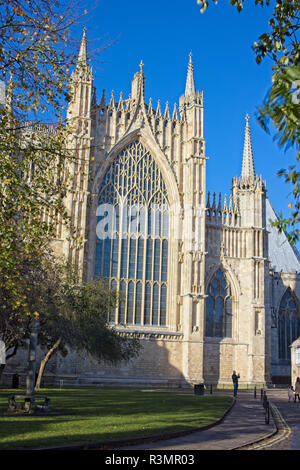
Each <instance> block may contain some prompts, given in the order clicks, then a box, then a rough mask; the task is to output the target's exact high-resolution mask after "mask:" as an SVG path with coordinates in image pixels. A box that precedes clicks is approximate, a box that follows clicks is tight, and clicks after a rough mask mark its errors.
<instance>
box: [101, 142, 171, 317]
mask: <svg viewBox="0 0 300 470" xmlns="http://www.w3.org/2000/svg"><path fill="white" fill-rule="evenodd" d="M98 208H100V211H99V212H98V220H97V241H96V252H95V276H96V277H104V278H106V279H108V281H109V282H110V285H111V287H113V288H115V290H116V291H117V293H120V294H121V296H120V301H119V305H118V307H117V309H116V311H115V312H114V315H113V314H112V312H111V313H110V321H112V322H114V323H124V324H140V325H160V326H165V325H166V321H167V315H166V309H167V275H168V236H169V202H168V197H167V190H166V186H165V183H164V181H163V178H162V174H161V171H160V170H159V168H158V166H157V165H156V162H155V160H154V159H153V157H152V155H151V154H150V152H149V151H147V150H146V149H145V147H144V146H143V145H142V144H141V143H140V142H139V141H135V142H132V143H131V144H129V145H128V146H127V147H126V148H125V149H123V150H122V151H121V153H120V154H119V155H118V156H117V157H116V158H115V159H114V160H113V162H112V164H111V165H110V166H109V168H108V169H107V171H106V173H105V175H104V177H103V180H102V184H101V187H100V189H99V198H98Z"/></svg>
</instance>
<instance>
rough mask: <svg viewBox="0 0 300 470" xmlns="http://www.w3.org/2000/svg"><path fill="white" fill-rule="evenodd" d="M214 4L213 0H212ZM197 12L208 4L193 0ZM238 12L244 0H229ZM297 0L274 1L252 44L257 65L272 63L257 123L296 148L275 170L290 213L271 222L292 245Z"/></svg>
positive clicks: (299, 71) (298, 95)
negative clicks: (285, 186)
mask: <svg viewBox="0 0 300 470" xmlns="http://www.w3.org/2000/svg"><path fill="white" fill-rule="evenodd" d="M212 1H213V2H214V3H217V0H212ZM197 3H198V4H200V7H201V11H202V12H204V11H205V10H206V8H207V7H208V6H209V3H210V2H209V0H208V1H202V0H197ZM230 3H231V5H233V6H235V7H236V8H237V10H238V11H239V12H241V11H242V10H243V6H244V4H245V3H246V2H245V0H240V1H238V0H230ZM254 3H255V5H261V6H262V7H263V6H266V5H270V1H269V0H254ZM299 12H300V2H299V0H277V1H276V2H275V5H274V10H273V14H272V17H271V18H270V20H269V22H268V27H269V30H268V31H266V32H265V33H263V34H262V35H261V36H260V37H259V38H258V40H257V41H256V42H255V43H254V44H253V50H254V53H255V55H256V62H257V64H260V63H261V61H262V60H263V59H264V58H265V57H269V58H270V59H271V61H272V63H273V77H272V86H271V88H270V91H269V93H268V95H267V97H266V100H265V102H264V104H263V105H262V106H261V107H260V108H259V109H258V113H259V114H258V122H259V123H260V125H261V126H262V127H263V129H265V130H266V131H268V132H269V122H271V123H272V124H273V126H274V127H275V129H276V131H277V133H276V135H275V139H276V140H277V142H278V144H279V146H282V147H285V148H289V147H294V148H295V150H296V162H295V165H291V166H290V167H289V168H288V169H283V170H280V171H279V172H278V175H279V176H280V177H283V178H284V179H285V182H286V183H289V184H291V185H292V187H293V189H292V191H291V201H290V203H289V205H288V206H289V208H290V211H291V212H290V216H289V217H287V218H284V217H283V216H282V215H281V216H280V218H279V220H278V222H275V223H274V225H275V226H276V227H277V228H278V230H279V232H280V231H283V230H284V231H287V232H288V233H287V235H288V239H289V241H290V242H291V243H293V244H295V243H296V241H297V240H299V229H298V228H297V225H298V223H299V218H300V213H299V208H300V206H299V178H300V173H299V159H300V131H299V128H300V106H299V99H300V45H299V39H298V37H297V34H299V24H300V14H299Z"/></svg>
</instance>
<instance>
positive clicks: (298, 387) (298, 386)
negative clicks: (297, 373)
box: [294, 377, 300, 403]
mask: <svg viewBox="0 0 300 470" xmlns="http://www.w3.org/2000/svg"><path fill="white" fill-rule="evenodd" d="M297 397H298V400H299V401H300V378H299V377H297V380H296V383H295V399H294V402H295V403H296V401H297Z"/></svg>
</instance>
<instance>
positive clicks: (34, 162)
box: [0, 0, 80, 349]
mask: <svg viewBox="0 0 300 470" xmlns="http://www.w3.org/2000/svg"><path fill="white" fill-rule="evenodd" d="M79 16H80V13H79V4H78V3H76V2H72V0H70V1H64V0H61V1H54V0H40V1H39V0H0V84H1V85H2V87H1V89H2V91H3V87H4V85H5V88H6V90H5V93H2V96H1V98H2V101H1V103H2V104H0V157H1V158H0V294H1V304H0V315H1V321H2V325H6V326H7V329H6V330H5V331H6V333H5V335H6V340H7V341H8V343H9V347H10V349H11V348H15V346H14V341H15V340H16V338H17V336H18V335H17V334H12V327H13V325H15V327H14V328H15V330H16V333H17V331H19V332H20V335H22V334H23V333H24V324H27V323H28V317H29V316H34V313H35V311H36V310H31V309H30V299H29V298H28V295H27V293H26V286H25V280H26V275H25V277H24V274H25V273H26V269H28V267H29V266H30V270H31V271H32V272H34V270H35V269H36V270H37V271H38V270H39V269H40V258H41V256H42V254H43V253H44V252H45V251H47V249H48V247H49V244H50V240H51V238H52V237H53V235H54V233H55V227H56V224H57V220H63V221H64V223H66V224H68V220H69V219H68V214H67V212H66V210H65V206H64V197H65V194H66V192H67V190H68V187H69V183H70V181H69V177H68V175H67V172H66V171H64V169H65V163H66V161H68V160H69V159H71V158H73V157H72V152H71V149H68V145H67V144H68V135H69V132H70V131H71V130H70V129H69V128H68V126H66V125H63V123H62V122H57V121H58V114H59V112H60V109H61V106H66V104H67V103H68V100H69V90H68V89H67V83H68V72H69V68H70V66H72V64H73V63H74V62H75V54H74V52H71V53H69V52H68V45H69V42H70V40H71V39H70V33H69V29H70V26H71V25H72V24H73V23H74V22H75V21H76V20H78V18H79ZM42 117H43V121H44V123H42V122H41V118H42ZM45 121H46V124H45ZM27 287H28V286H27ZM29 289H30V287H29ZM17 327H18V328H17ZM9 331H10V332H11V335H10V337H11V338H14V339H13V340H10V339H9V337H8V336H9V333H8V332H9ZM17 343H18V344H19V342H17Z"/></svg>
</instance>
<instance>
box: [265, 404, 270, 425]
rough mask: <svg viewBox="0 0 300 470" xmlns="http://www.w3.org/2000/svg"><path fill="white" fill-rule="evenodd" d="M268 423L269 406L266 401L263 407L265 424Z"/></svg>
mask: <svg viewBox="0 0 300 470" xmlns="http://www.w3.org/2000/svg"><path fill="white" fill-rule="evenodd" d="M269 422H270V405H269V402H268V400H267V401H266V406H265V423H266V424H269Z"/></svg>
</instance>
